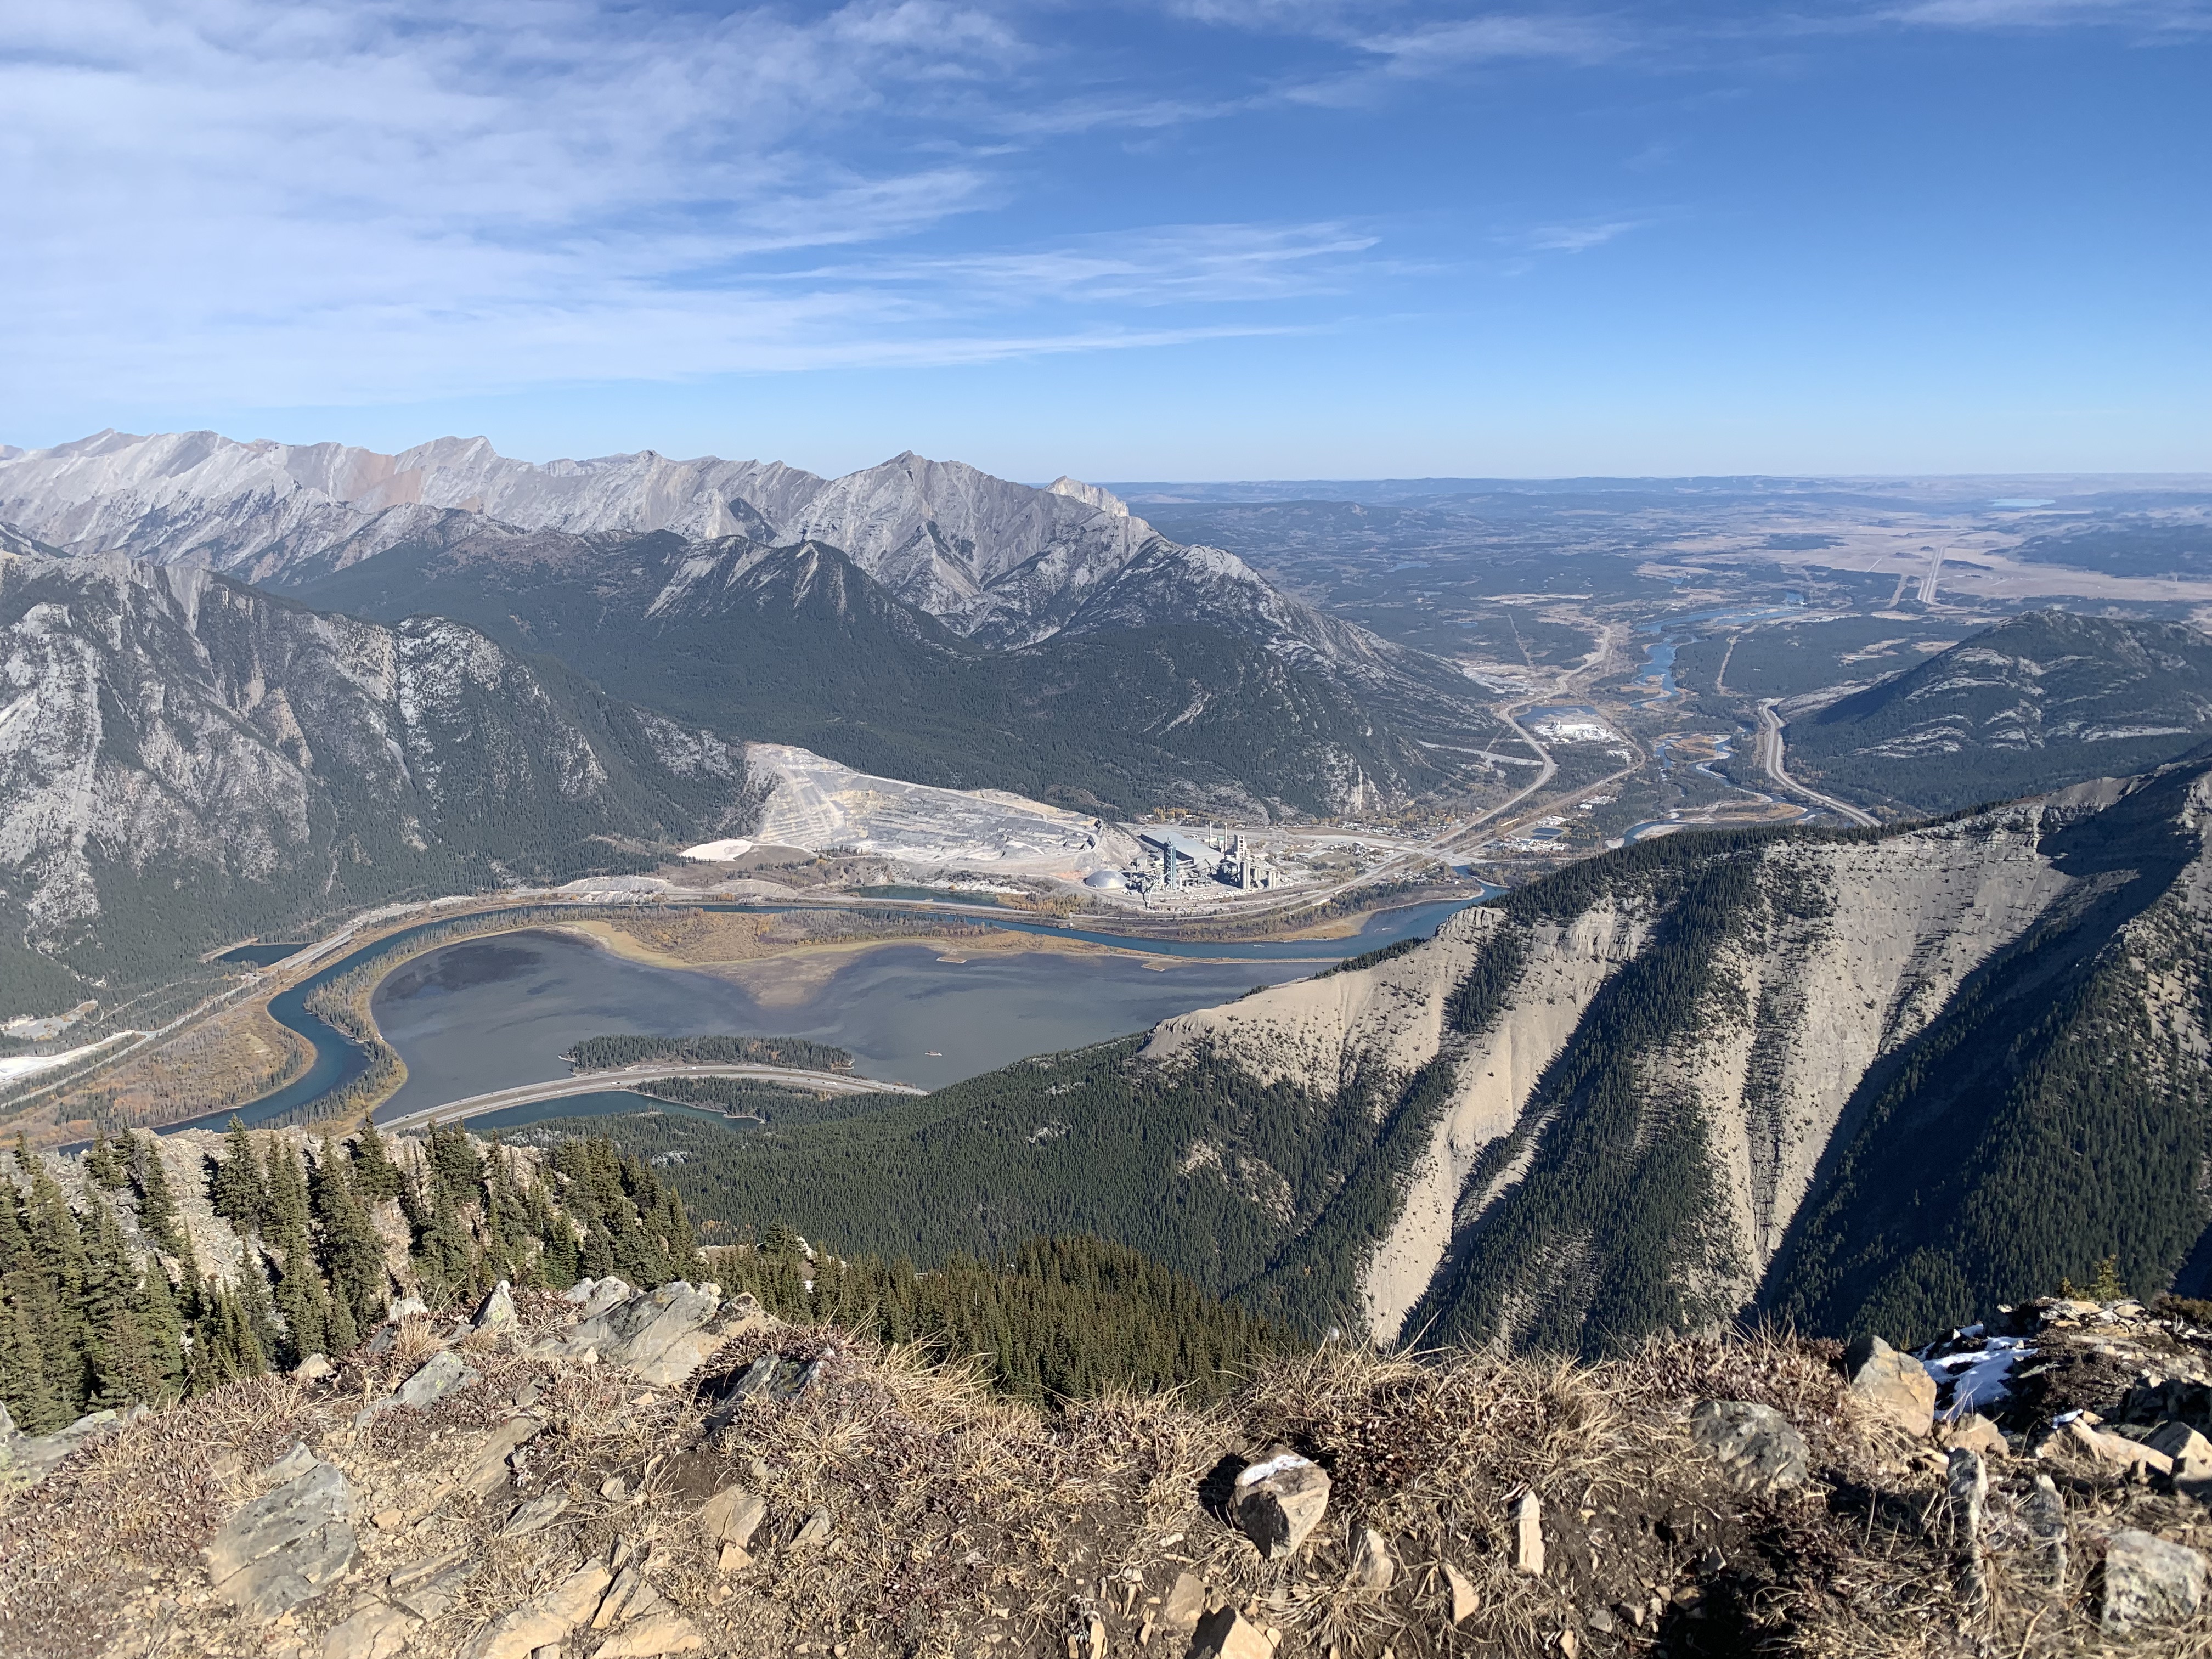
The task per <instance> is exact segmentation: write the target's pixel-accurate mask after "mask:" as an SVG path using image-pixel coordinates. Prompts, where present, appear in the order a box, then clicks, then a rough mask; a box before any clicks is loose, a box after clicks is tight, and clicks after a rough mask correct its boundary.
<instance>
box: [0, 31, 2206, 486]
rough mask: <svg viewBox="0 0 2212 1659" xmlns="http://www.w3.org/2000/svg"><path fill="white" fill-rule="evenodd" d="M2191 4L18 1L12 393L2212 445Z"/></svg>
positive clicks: (507, 413)
mask: <svg viewBox="0 0 2212 1659" xmlns="http://www.w3.org/2000/svg"><path fill="white" fill-rule="evenodd" d="M2208 70H2212V3H2207V0H1903V3H1889V4H1881V3H1873V4H1844V3H1834V0H1805V3H1803V4H1802V5H1800V6H1797V7H1796V8H1790V9H1784V8H1778V7H1773V6H1764V5H1761V6H1750V5H1723V4H1707V5H1694V4H1692V5H1668V4H1662V3H1644V4H1638V5H1614V6H1611V7H1596V6H1592V7H1583V6H1575V5H1560V6H1556V7H1554V6H1527V7H1508V8H1498V9H1490V8H1482V7H1474V6H1449V5H1429V4H1422V3H1405V4H1391V3H1370V4H1366V5H1358V6H1350V5H1339V4H1332V3H1327V0H1165V3H1160V4H1140V3H1135V0H1131V3H1127V4H1120V5H1112V4H1108V5H1086V6H1074V5H1055V4H1018V3H1008V4H992V3H981V4H963V3H952V0H876V3H859V0H856V3H853V4H848V5H845V6H842V7H802V6H783V7H775V6H767V7H760V8H752V9H743V8H731V7H727V6H720V5H704V4H701V5H674V4H660V5H655V4H650V3H646V4H632V5H623V6H615V5H598V4H591V3H585V0H520V3H517V0H507V3H501V4H496V5H489V4H483V3H478V0H438V3H428V0H380V3H356V4H348V3H336V0H281V3H272V0H167V3H152V0H71V3H70V4H69V5H66V6H61V5H49V6H20V7H14V8H9V9H5V11H4V12H0V108H3V109H5V110H6V111H7V112H9V113H8V118H7V120H6V121H5V122H4V123H0V161H5V163H6V164H7V168H8V173H7V176H8V178H9V181H10V185H9V193H8V197H7V198H6V201H5V204H4V205H0V229H4V234H0V304H4V305H5V307H6V315H7V316H8V317H9V324H10V326H9V345H8V349H7V350H6V352H5V353H4V354H0V398H4V414H5V418H4V419H0V440H4V441H10V442H14V443H17V444H27V445H36V444H46V443H52V442H55V441H60V440H63V439H65V438H70V437H74V436H77V435H82V433H84V432H86V431H88V430H92V429H94V428H100V427H102V426H110V425H112V426H117V427H121V428H125V429H131V430H141V431H143V430H155V429H167V428H179V427H212V428H216V429H218V430H222V431H225V432H228V433H230V434H232V435H235V436H240V437H246V436H270V437H277V438H283V439H288V440H294V441H313V440H319V439H325V438H335V439H340V440H343V441H349V442H359V443H367V444H372V445H374V446H376V447H386V448H390V447H399V446H401V445H404V444H406V443H409V442H413V441H419V440H421V439H422V438H425V437H429V436H433V435H439V434H442V433H447V432H460V433H476V432H482V433H484V434H487V435H489V436H490V437H491V438H492V439H493V440H494V441H495V443H496V444H497V445H498V446H499V447H501V449H502V450H504V451H506V452H507V453H513V454H518V455H523V456H527V457H530V458H532V459H551V458H553V457H555V456H557V455H588V454H599V453H610V452H613V451H617V450H629V449H636V448H642V447H651V448H655V449H659V450H661V451H664V452H665V453H674V454H696V453H707V452H712V453H720V454H726V455H745V456H754V455H757V456H762V457H771V458H778V459H785V460H788V461H791V462H793V463H794V464H797V465H804V466H807V467H811V468H813V469H815V470H817V471H832V472H834V471H845V470H848V469H850V468H852V467H855V466H860V465H866V464H868V463H871V462H872V461H876V460H879V459H883V458H884V456H886V455H888V454H890V453H896V451H898V450H900V449H903V448H908V447H911V448H915V449H918V450H921V451H922V452H923V453H928V454H932V455H937V456H950V457H957V458H958V459H967V460H970V461H973V462H975V464H977V465H981V466H984V467H986V468H987V469H989V470H991V471H996V472H1000V473H1001V474H1005V475H1007V476H1011V477H1026V478H1034V479H1042V478H1048V477H1052V476H1054V474H1056V473H1059V472H1061V471H1068V472H1073V473H1075V474H1077V475H1078V476H1085V477H1095V478H1125V479H1126V478H1178V477H1181V478H1230V477H1282V478H1295V477H1380V476H1409V475H1410V476H1423V475H1439V474H1455V475H1476V476H1501V475H1503V476H1532V475H1533V476H1541V475H1558V474H1565V473H1681V472H1741V471H1769V472H1806V471H1814V472H1832V471H1844V472H1863V471H1905V472H1936V471H2007V472H2009V471H2068V470H2082V471H2197V470H2206V469H2212V396H2209V395H2208V392H2207V387H2208V386H2212V183H2208V181H2212V122H2208V121H2207V120H2206V119H2205V107H2206V102H2205V100H2206V88H2207V86H2208V84H2212V74H2208Z"/></svg>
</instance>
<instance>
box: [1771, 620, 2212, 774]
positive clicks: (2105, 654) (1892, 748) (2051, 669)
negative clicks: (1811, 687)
mask: <svg viewBox="0 0 2212 1659" xmlns="http://www.w3.org/2000/svg"><path fill="white" fill-rule="evenodd" d="M2208 737H2212V636H2208V635H2205V634H2203V632H2201V631H2200V630H2198V629H2194V628H2191V627H2188V626H2186V625H2185V624H2184V623H2160V622H2138V621H2127V620H2123V619H2118V618H2113V617H2082V616H2075V615H2074V614H2072V613H2070V612H2068V611H2034V612H2032V613H2031V614H2029V615H2027V616H2024V617H2015V618H2014V619H2013V620H2012V621H2010V622H2007V623H2000V624H1999V625H1998V626H1996V627H1995V628H1992V629H1987V630H1986V631H1984V632H1983V633H1979V634H1977V635H1974V636H1973V637H1972V638H1971V639H1967V640H1964V641H1960V643H1959V644H1957V645H1955V646H1954V647H1951V648H1950V649H1949V650H1948V651H1945V652H1942V653H1940V654H1938V655H1936V656H1934V657H1930V658H1929V659H1928V660H1927V661H1926V662H1923V663H1921V664H1919V665H1917V666H1915V667H1912V668H1910V669H1907V670H1906V671H1904V672H1903V673H1901V674H1894V675H1892V676H1891V677H1890V678H1887V679H1885V680H1882V681H1881V682H1880V683H1879V684H1875V685H1871V686H1869V687H1868V688H1867V689H1866V690H1863V691H1859V692H1856V693H1854V694H1853V695H1851V696H1848V697H1844V698H1843V699H1841V700H1840V701H1838V702H1832V703H1830V704H1829V705H1828V706H1827V707H1826V708H1820V709H1819V710H1817V711H1814V712H1813V713H1810V714H1802V715H1799V716H1797V717H1796V719H1794V720H1791V721H1790V728H1789V759H1790V769H1791V771H1792V772H1793V773H1796V774H1797V775H1802V777H1803V778H1804V779H1805V780H1806V781H1808V782H1812V783H1814V784H1816V785H1818V786H1819V787H1822V788H1826V789H1831V790H1834V791H1838V792H1839V793H1844V794H1845V795H1847V796H1849V797H1850V798H1851V799H1854V800H1858V801H1863V802H1864V803H1866V804H1867V805H1879V806H1887V807H1889V808H1891V809H1892V810H1893V811H1899V812H1901V813H1904V814H1905V815H1908V816H1919V815H1921V814H1924V813H1930V812H1947V811H1957V810H1958V809H1960V808H1961V807H1966V806H1976V805H1981V804H1982V803H1984V802H1986V801H1993V800H2003V799H2008V798H2010V797H2012V796H2015V795H2021V794H2025V793H2030V792H2032V791H2039V790H2045V789H2055V788H2060V787H2064V786H2065V785H2067V784H2071V783H2079V782H2081V781H2084V780H2086V779H2089V778H2099V777H2126V776H2129V775H2132V774H2134V773H2137V772H2142V771H2145V770H2148V769H2150V768H2151V767H2154V766H2158V765H2160V764H2163V763H2165V762H2166V761H2169V760H2172V759H2173V758H2174V757H2176V756H2178V755H2180V754H2183V753H2185V752H2186V751H2187V750H2191V749H2192V748H2194V747H2195V746H2196V745H2197V744H2200V743H2202V742H2203V741H2204V740H2205V738H2208Z"/></svg>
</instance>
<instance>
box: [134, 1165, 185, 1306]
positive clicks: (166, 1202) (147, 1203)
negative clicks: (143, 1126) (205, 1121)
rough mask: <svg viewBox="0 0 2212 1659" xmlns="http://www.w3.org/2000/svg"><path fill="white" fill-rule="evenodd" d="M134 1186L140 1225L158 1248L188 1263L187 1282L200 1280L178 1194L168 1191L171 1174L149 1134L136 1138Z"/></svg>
mask: <svg viewBox="0 0 2212 1659" xmlns="http://www.w3.org/2000/svg"><path fill="white" fill-rule="evenodd" d="M131 1183H132V1184H133V1185H134V1186H135V1187H137V1189H138V1225H139V1227H140V1229H141V1230H142V1231H143V1232H144V1233H145V1235H146V1237H148V1238H149V1239H151V1240H152V1241H153V1243H154V1244H155V1248H156V1249H160V1250H161V1251H163V1252H164V1253H165V1254H167V1255H171V1256H173V1257H175V1258H176V1259H177V1260H178V1261H181V1262H183V1263H184V1264H185V1276H186V1282H187V1283H191V1282H192V1281H193V1280H195V1279H197V1278H198V1277H199V1274H198V1272H197V1263H195V1261H193V1259H192V1243H191V1238H190V1237H188V1236H187V1235H186V1234H185V1224H184V1218H183V1217H182V1216H181V1215H179V1213H178V1211H177V1200H176V1195H175V1194H173V1193H172V1192H171V1191H170V1190H169V1175H168V1171H167V1170H165V1169H163V1168H162V1167H161V1148H160V1146H159V1144H158V1143H157V1142H156V1141H155V1139H154V1137H153V1136H152V1135H150V1134H144V1135H139V1136H137V1137H135V1138H134V1139H133V1141H132V1145H131Z"/></svg>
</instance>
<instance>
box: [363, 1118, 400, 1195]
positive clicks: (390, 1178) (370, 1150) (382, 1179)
mask: <svg viewBox="0 0 2212 1659" xmlns="http://www.w3.org/2000/svg"><path fill="white" fill-rule="evenodd" d="M353 1188H354V1191H356V1193H358V1194H361V1199H362V1202H363V1203H364V1204H382V1203H385V1202H386V1201H388V1200H392V1199H395V1198H397V1197H398V1196H399V1166H398V1164H394V1163H393V1162H392V1155H391V1153H390V1152H387V1151H386V1149H385V1145H384V1137H383V1136H382V1135H380V1134H379V1133H377V1132H376V1121H375V1119H374V1118H373V1117H371V1116H370V1115H368V1113H366V1112H364V1113H362V1119H361V1130H360V1133H359V1134H358V1136H357V1137H356V1139H355V1141H354V1149H353Z"/></svg>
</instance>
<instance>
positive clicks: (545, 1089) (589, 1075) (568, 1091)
mask: <svg viewBox="0 0 2212 1659" xmlns="http://www.w3.org/2000/svg"><path fill="white" fill-rule="evenodd" d="M679 1077H734V1078H748V1079H751V1080H753V1081H755V1082H757V1083H780V1084H784V1085H787V1086H789V1087H792V1088H794V1089H807V1090H811V1091H814V1092H816V1093H817V1094H829V1095H876V1094H882V1095H923V1094H927V1093H928V1092H929V1091H927V1089H917V1088H915V1086H914V1085H912V1084H910V1083H878V1082H877V1081H876V1080H875V1079H873V1078H866V1077H854V1076H852V1075H850V1074H849V1073H842V1072H809V1071H803V1070H801V1069H800V1068H799V1067H798V1066H622V1067H619V1068H617V1069H616V1070H613V1071H606V1072H580V1073H577V1074H576V1075H575V1076H574V1077H562V1078H549V1079H546V1080H545V1081H544V1082H543V1083H524V1084H519V1085H516V1086H515V1087H513V1088H512V1089H495V1090H494V1091H492V1092H491V1093H489V1094H487V1095H470V1096H468V1097H466V1098H465V1099H462V1100H449V1101H447V1102H446V1103H444V1104H443V1105H441V1106H426V1107H423V1108H422V1109H419V1110H416V1111H412V1112H405V1113H402V1114H401V1115H399V1116H398V1117H379V1118H378V1119H377V1121H376V1127H378V1128H380V1129H386V1130H393V1129H420V1128H422V1127H426V1126H428V1124H430V1123H432V1122H438V1123H453V1122H458V1121H459V1120H461V1119H462V1118H465V1117H482V1116H483V1115H484V1114H485V1113H487V1112H499V1111H504V1110H506V1109H507V1108H508V1107H510V1106H527V1105H530V1104H532V1103H533V1102H536V1101H540V1100H561V1099H564V1098H566V1097H568V1096H570V1095H596V1094H600V1093H604V1092H605V1091H607V1090H610V1089H635V1088H636V1087H638V1086H639V1085H641V1084H646V1083H652V1082H657V1081H659V1079H663V1078H679Z"/></svg>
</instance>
